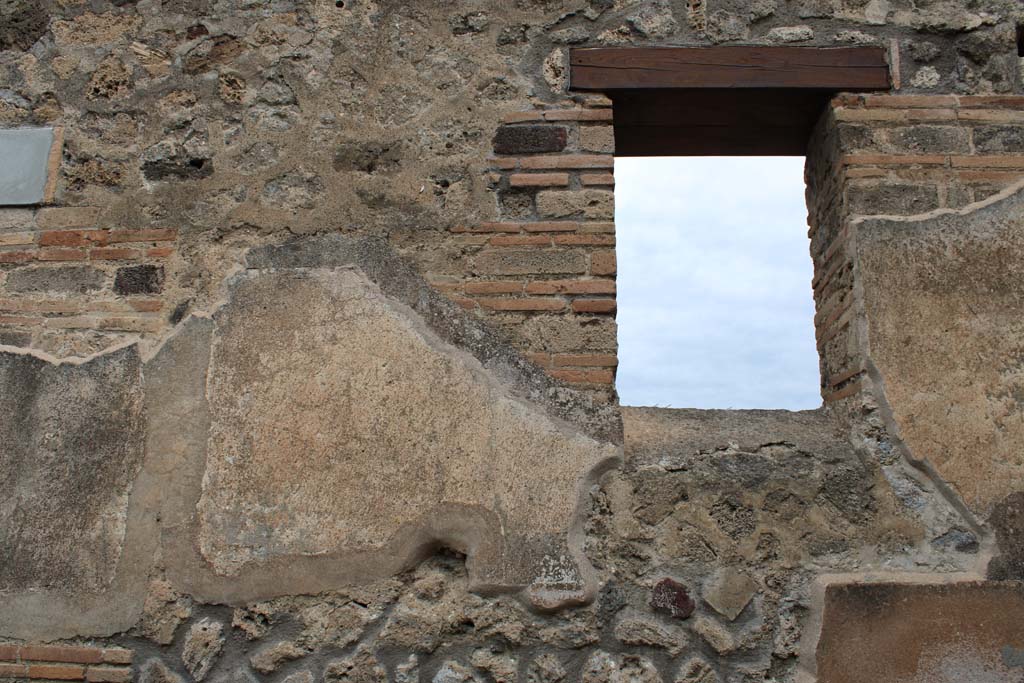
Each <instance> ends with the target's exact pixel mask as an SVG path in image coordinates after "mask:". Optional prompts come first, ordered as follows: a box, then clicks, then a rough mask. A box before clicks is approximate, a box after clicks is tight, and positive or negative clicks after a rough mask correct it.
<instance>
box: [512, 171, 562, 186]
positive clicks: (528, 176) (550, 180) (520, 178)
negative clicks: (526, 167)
mask: <svg viewBox="0 0 1024 683" xmlns="http://www.w3.org/2000/svg"><path fill="white" fill-rule="evenodd" d="M508 182H509V185H511V186H512V187H568V185H569V174H568V173H513V174H512V175H511V176H509V179H508Z"/></svg>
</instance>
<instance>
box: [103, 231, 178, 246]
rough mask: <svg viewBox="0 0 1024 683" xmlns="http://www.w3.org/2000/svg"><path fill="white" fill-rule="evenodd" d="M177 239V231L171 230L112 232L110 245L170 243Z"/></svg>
mask: <svg viewBox="0 0 1024 683" xmlns="http://www.w3.org/2000/svg"><path fill="white" fill-rule="evenodd" d="M176 239H178V231H177V230H175V229H173V228H167V229H161V230H157V229H153V230H112V231H111V232H110V243H111V244H118V243H121V242H171V241H174V240H176Z"/></svg>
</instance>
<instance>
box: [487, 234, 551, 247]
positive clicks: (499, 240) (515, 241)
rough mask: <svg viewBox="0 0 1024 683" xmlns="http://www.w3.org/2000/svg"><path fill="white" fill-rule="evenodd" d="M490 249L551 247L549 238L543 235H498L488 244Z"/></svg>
mask: <svg viewBox="0 0 1024 683" xmlns="http://www.w3.org/2000/svg"><path fill="white" fill-rule="evenodd" d="M488 244H490V245H491V246H492V247H521V246H544V247H550V246H551V238H550V237H547V236H545V235H499V236H497V237H492V238H491V239H490V241H489V242H488Z"/></svg>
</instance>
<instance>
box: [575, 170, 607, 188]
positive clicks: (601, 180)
mask: <svg viewBox="0 0 1024 683" xmlns="http://www.w3.org/2000/svg"><path fill="white" fill-rule="evenodd" d="M580 182H581V183H583V184H584V185H586V186H590V185H614V184H615V176H614V175H612V174H611V173H581V174H580Z"/></svg>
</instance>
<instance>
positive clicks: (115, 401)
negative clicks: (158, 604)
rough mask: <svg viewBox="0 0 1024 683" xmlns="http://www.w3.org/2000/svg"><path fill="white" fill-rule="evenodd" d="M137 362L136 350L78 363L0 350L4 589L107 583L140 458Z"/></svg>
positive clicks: (0, 576)
mask: <svg viewBox="0 0 1024 683" xmlns="http://www.w3.org/2000/svg"><path fill="white" fill-rule="evenodd" d="M140 365H141V363H140V360H139V357H138V355H137V354H136V353H135V351H134V349H123V350H121V351H119V352H116V353H112V354H109V355H106V356H101V357H99V358H96V359H94V360H93V361H91V362H89V363H85V364H82V365H71V364H61V365H52V364H50V363H48V362H46V361H44V360H41V359H39V358H36V357H34V356H30V355H27V354H17V353H4V352H0V386H3V387H4V391H3V393H2V394H0V414H2V415H3V416H4V419H3V420H0V558H2V560H0V591H5V590H6V591H13V590H29V589H39V588H44V587H49V586H59V587H61V588H63V589H66V590H72V591H73V590H86V591H96V590H99V589H102V588H104V587H106V586H107V585H108V584H109V583H110V581H111V579H112V578H113V573H114V570H115V568H116V567H117V558H118V556H119V555H120V549H121V543H122V541H123V539H124V533H125V523H126V519H125V517H126V507H127V498H128V492H129V490H130V486H131V482H132V479H133V478H134V476H135V474H136V473H137V472H138V469H139V466H140V464H141V462H142V452H143V448H142V438H143V436H142V435H143V420H142V391H141V387H140V382H139V379H140V377H139V373H140ZM71 501H73V505H72V506H71V507H69V502H71Z"/></svg>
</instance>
